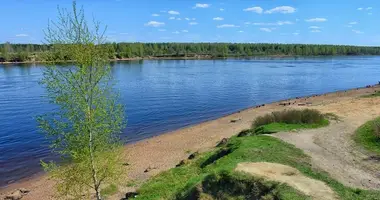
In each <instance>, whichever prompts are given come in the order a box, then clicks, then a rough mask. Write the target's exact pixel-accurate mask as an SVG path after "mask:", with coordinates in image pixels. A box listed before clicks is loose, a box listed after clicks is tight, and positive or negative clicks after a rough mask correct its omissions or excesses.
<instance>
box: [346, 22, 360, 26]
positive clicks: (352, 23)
mask: <svg viewBox="0 0 380 200" xmlns="http://www.w3.org/2000/svg"><path fill="white" fill-rule="evenodd" d="M348 24H351V25H355V24H358V22H350V23H348Z"/></svg>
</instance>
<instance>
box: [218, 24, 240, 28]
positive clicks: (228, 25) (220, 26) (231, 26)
mask: <svg viewBox="0 0 380 200" xmlns="http://www.w3.org/2000/svg"><path fill="white" fill-rule="evenodd" d="M217 27H218V28H237V27H239V26H236V25H235V24H222V25H219V26H217Z"/></svg>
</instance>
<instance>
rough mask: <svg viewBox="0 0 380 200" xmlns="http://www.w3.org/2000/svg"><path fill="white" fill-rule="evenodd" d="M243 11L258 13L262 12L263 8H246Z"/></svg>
mask: <svg viewBox="0 0 380 200" xmlns="http://www.w3.org/2000/svg"><path fill="white" fill-rule="evenodd" d="M243 11H245V12H255V13H258V14H261V13H263V9H262V8H261V7H251V8H246V9H244V10H243Z"/></svg>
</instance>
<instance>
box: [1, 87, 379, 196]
mask: <svg viewBox="0 0 380 200" xmlns="http://www.w3.org/2000/svg"><path fill="white" fill-rule="evenodd" d="M379 89H380V87H379V86H374V87H371V88H360V89H352V90H347V91H339V92H333V93H328V94H322V95H314V96H311V97H302V98H301V97H300V98H296V99H291V100H283V101H280V102H275V103H271V104H267V105H265V106H261V107H258V108H249V109H245V110H242V111H240V112H237V113H234V114H231V115H228V116H224V117H221V118H219V119H216V120H211V121H208V122H204V123H200V124H197V125H194V126H190V127H186V128H183V129H180V130H176V131H172V132H169V133H165V134H162V135H159V136H156V137H152V138H149V139H145V140H142V141H139V142H137V143H134V144H129V145H126V146H125V162H126V163H128V165H127V166H126V167H125V168H126V173H128V179H129V180H126V181H125V182H126V183H127V182H131V181H132V182H134V183H135V185H139V184H141V183H142V182H144V181H145V180H147V179H148V178H150V177H152V176H154V175H157V174H158V173H160V172H162V171H165V170H167V169H170V168H173V167H175V165H176V164H178V163H179V162H180V161H181V160H182V159H185V158H187V157H188V156H189V154H191V153H193V152H196V151H199V152H204V151H207V150H209V149H211V148H213V147H214V146H215V145H216V144H217V143H218V142H219V141H220V140H222V139H223V138H229V137H231V136H233V135H235V134H237V133H239V132H240V131H241V130H243V129H246V128H249V127H250V126H251V123H252V121H253V120H254V119H255V117H257V116H260V115H263V114H266V113H268V112H272V111H275V110H281V109H285V108H304V107H310V108H315V109H318V110H321V111H322V112H324V113H327V112H332V113H335V114H337V115H338V116H341V117H343V118H346V119H347V120H351V121H352V120H355V119H358V121H356V122H355V123H353V126H352V128H353V129H354V128H355V127H358V126H360V125H361V124H362V123H364V122H365V121H366V120H369V119H371V118H373V117H375V116H379V115H380V108H378V105H379V104H380V98H359V97H360V96H362V95H366V94H371V93H373V92H375V91H376V90H379ZM284 102H286V103H290V105H286V106H284V105H280V103H284ZM360 110H362V111H363V112H360ZM333 126H335V125H333ZM350 131H351V130H350ZM351 132H352V131H351ZM351 132H350V133H347V134H352V133H351ZM278 137H279V138H281V137H282V136H281V135H280V136H278ZM283 137H284V138H283V139H284V140H285V141H286V140H289V142H290V143H292V142H293V140H292V139H291V138H290V139H289V138H286V137H287V136H283ZM322 139H323V138H322ZM322 139H321V140H322ZM325 140H326V142H327V141H328V138H325ZM319 142H320V143H321V144H323V141H319ZM312 143H316V142H313V141H312ZM295 145H296V146H297V144H296V143H295ZM299 146H300V147H299V148H301V149H302V145H299ZM321 146H323V145H321ZM297 147H298V146H297ZM305 148H306V147H305ZM304 151H305V152H306V153H308V152H307V151H306V150H304ZM315 162H316V166H317V167H320V168H322V169H323V170H326V171H328V170H329V168H328V167H326V168H324V166H318V163H317V162H318V160H316V161H315ZM368 171H371V169H368ZM336 173H339V172H336ZM369 173H370V172H369ZM359 175H360V174H359ZM338 176H341V175H339V174H338V175H337V177H338ZM333 177H334V176H333ZM334 178H335V177H334ZM339 180H340V181H343V182H344V181H345V180H344V177H343V178H341V179H339ZM350 181H351V180H350ZM351 182H352V181H351ZM352 186H356V185H355V184H353V185H352ZM363 187H364V188H372V186H371V185H369V186H368V187H366V186H363ZM18 188H26V189H28V190H30V192H29V193H28V194H27V195H26V196H24V197H23V198H22V199H23V200H24V199H25V200H28V199H32V200H34V199H54V197H53V196H52V195H53V193H54V181H52V180H50V179H49V178H48V177H47V176H46V175H38V176H34V177H32V178H29V179H26V180H22V181H18V182H16V183H12V184H10V185H8V186H7V187H5V188H1V189H0V199H3V198H4V197H5V195H7V194H8V193H10V192H11V191H13V190H15V189H18ZM133 189H135V188H132V187H125V188H119V190H120V193H119V194H117V195H115V196H114V197H112V199H120V198H121V197H122V196H123V194H125V192H127V191H131V190H133Z"/></svg>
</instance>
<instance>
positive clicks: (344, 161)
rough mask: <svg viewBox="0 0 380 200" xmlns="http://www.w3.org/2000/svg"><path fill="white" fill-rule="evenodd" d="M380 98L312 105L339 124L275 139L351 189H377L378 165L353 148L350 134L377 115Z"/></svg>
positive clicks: (364, 153) (365, 154) (283, 134)
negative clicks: (288, 144) (297, 149)
mask: <svg viewBox="0 0 380 200" xmlns="http://www.w3.org/2000/svg"><path fill="white" fill-rule="evenodd" d="M378 105H380V98H365V99H363V98H354V99H344V100H341V101H338V102H332V103H329V104H321V105H317V106H312V107H313V108H315V109H318V110H321V111H322V112H332V113H335V114H337V115H338V116H340V117H341V120H342V121H340V122H332V123H331V125H330V126H328V127H325V128H320V129H313V130H303V131H300V132H298V133H285V132H283V133H278V134H275V135H274V136H275V137H278V138H280V139H282V140H284V141H286V142H288V143H291V144H294V145H295V146H296V147H297V148H300V149H302V150H304V151H305V153H306V154H308V155H310V156H311V159H312V162H313V165H314V166H315V167H318V168H320V169H322V170H324V171H327V172H328V173H329V174H330V175H331V176H332V177H333V178H335V179H336V180H338V181H340V182H342V183H343V184H345V185H347V186H351V187H357V188H362V189H380V162H376V161H374V160H371V159H369V155H370V154H368V153H366V152H365V151H364V150H363V149H360V148H359V147H357V146H355V144H354V142H353V140H352V135H353V134H354V132H355V130H356V129H357V128H358V127H359V126H360V125H362V124H363V123H365V122H366V121H368V120H371V119H373V118H374V117H376V116H380V107H379V106H378Z"/></svg>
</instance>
